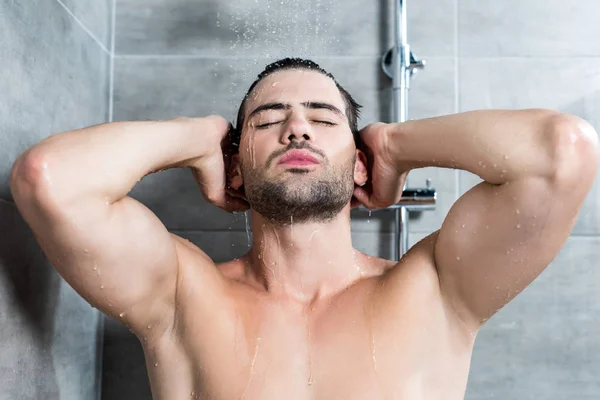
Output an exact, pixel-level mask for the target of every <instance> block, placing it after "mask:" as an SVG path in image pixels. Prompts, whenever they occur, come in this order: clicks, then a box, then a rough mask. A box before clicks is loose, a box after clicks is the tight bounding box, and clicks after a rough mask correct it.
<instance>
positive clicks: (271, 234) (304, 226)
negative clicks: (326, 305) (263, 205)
mask: <svg viewBox="0 0 600 400" xmlns="http://www.w3.org/2000/svg"><path fill="white" fill-rule="evenodd" d="M252 232H253V240H252V242H253V246H252V249H251V250H250V252H249V253H248V259H247V261H248V262H249V263H250V268H251V271H252V274H253V275H255V277H256V279H257V280H258V281H259V282H261V284H262V285H263V286H264V287H265V289H266V290H267V291H269V292H270V293H273V294H275V295H282V296H284V297H291V298H293V299H296V300H299V301H301V302H312V301H314V300H317V299H318V298H321V297H326V296H328V295H329V294H332V293H335V292H338V291H339V290H341V289H343V288H345V287H347V286H348V285H349V284H350V283H351V282H353V281H355V280H356V279H358V278H359V277H360V276H362V275H363V273H364V272H363V267H362V266H361V265H360V264H361V262H360V261H361V259H362V258H361V257H359V253H358V252H357V251H356V250H354V248H353V247H352V238H351V235H350V206H347V207H346V208H344V209H343V210H342V211H341V212H340V213H339V214H338V215H337V216H336V217H335V219H334V220H332V221H328V222H307V223H294V221H293V219H292V218H291V219H290V222H289V223H286V224H284V225H279V224H278V225H276V224H273V223H272V222H270V221H269V220H267V219H266V218H264V217H263V216H262V215H260V214H259V213H257V212H255V211H252Z"/></svg>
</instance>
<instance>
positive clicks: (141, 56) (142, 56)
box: [115, 54, 600, 63]
mask: <svg viewBox="0 0 600 400" xmlns="http://www.w3.org/2000/svg"><path fill="white" fill-rule="evenodd" d="M419 55H420V56H421V57H422V58H424V59H440V60H441V59H449V58H451V59H455V62H456V63H458V57H457V56H438V55H433V56H432V55H427V54H419ZM282 57H283V56H282ZM310 57H312V58H315V59H316V58H323V59H334V60H336V59H339V60H345V59H348V60H356V59H365V60H372V59H373V58H376V59H377V58H378V59H380V58H381V57H380V56H377V55H372V56H332V55H318V54H314V55H311V56H310ZM115 58H123V59H128V58H129V59H150V58H165V59H169V58H172V59H192V60H194V59H198V60H202V59H223V60H256V59H272V58H273V57H264V56H260V57H256V56H250V55H248V56H240V55H231V56H223V55H202V54H115ZM460 58H461V59H463V60H472V59H475V60H498V59H500V60H535V59H550V60H552V59H556V60H560V59H567V58H568V59H570V60H572V59H575V60H578V59H600V54H598V55H594V56H569V55H553V56H544V55H534V56H502V55H498V56H462V57H460Z"/></svg>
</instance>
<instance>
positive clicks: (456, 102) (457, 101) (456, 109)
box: [454, 0, 460, 201]
mask: <svg viewBox="0 0 600 400" xmlns="http://www.w3.org/2000/svg"><path fill="white" fill-rule="evenodd" d="M459 1H460V0H454V112H455V113H458V112H460V96H459V93H458V91H459V87H460V86H459V84H458V82H459V81H458V80H459V78H460V75H459V72H458V69H459V62H458V2H459ZM454 184H455V188H454V190H455V193H454V201H456V200H458V198H459V197H460V170H458V169H456V170H454Z"/></svg>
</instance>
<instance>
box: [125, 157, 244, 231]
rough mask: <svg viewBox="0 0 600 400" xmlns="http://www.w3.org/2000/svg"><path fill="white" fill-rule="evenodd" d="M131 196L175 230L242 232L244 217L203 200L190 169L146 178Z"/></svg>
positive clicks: (173, 170)
mask: <svg viewBox="0 0 600 400" xmlns="http://www.w3.org/2000/svg"><path fill="white" fill-rule="evenodd" d="M128 195H129V196H131V197H133V198H135V199H136V200H138V201H140V202H141V203H143V204H144V205H145V206H146V207H148V208H149V209H150V210H151V211H152V212H154V214H156V216H157V217H158V218H159V219H160V220H161V221H162V223H163V224H164V225H165V226H166V227H167V228H168V229H173V230H195V229H205V230H219V229H221V230H229V229H231V230H243V229H245V226H246V222H245V221H246V220H245V214H244V213H240V214H231V213H228V212H226V211H223V210H221V209H220V208H218V207H216V206H214V205H212V204H210V203H208V202H207V201H206V200H204V197H203V196H202V193H201V192H200V187H199V186H198V184H197V183H196V180H195V179H194V177H193V176H192V172H191V170H190V169H189V168H176V169H175V168H174V169H169V170H166V171H162V172H158V173H154V174H151V175H148V176H146V177H145V178H143V179H142V180H141V181H140V182H139V183H138V184H137V185H136V186H134V187H133V190H131V192H129V194H128Z"/></svg>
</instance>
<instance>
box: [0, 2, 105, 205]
mask: <svg viewBox="0 0 600 400" xmlns="http://www.w3.org/2000/svg"><path fill="white" fill-rule="evenodd" d="M0 8H1V9H2V12H0V37H1V38H2V41H0V59H1V60H2V74H0V93H2V97H3V98H4V99H10V101H0V130H1V131H2V132H3V137H2V145H0V198H4V199H11V198H12V197H11V195H10V193H9V189H8V184H7V182H8V175H9V172H10V169H11V167H12V164H13V162H14V160H15V159H16V158H17V156H18V155H19V154H21V153H22V152H23V151H25V150H26V149H27V148H28V147H31V146H32V145H33V144H35V143H37V142H39V141H40V140H42V139H44V138H46V137H47V136H49V135H51V134H54V133H58V132H63V131H66V130H70V129H75V128H83V127H86V126H90V125H94V124H99V123H102V122H105V121H106V120H107V117H108V109H107V108H108V66H109V56H108V55H107V54H106V53H105V52H104V51H103V50H101V49H100V46H98V44H97V43H96V42H94V41H93V39H92V38H91V37H90V36H89V35H88V34H87V33H86V32H85V31H84V30H83V29H82V28H81V27H80V26H79V25H78V24H77V23H76V22H75V21H74V20H73V18H71V17H70V16H69V15H68V14H67V12H66V11H65V10H64V8H63V7H62V6H61V5H60V4H59V3H57V2H55V1H41V2H31V3H30V2H26V3H23V2H21V3H15V2H10V3H8V4H2V5H1V6H0ZM40 38H43V40H41V39H40Z"/></svg>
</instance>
